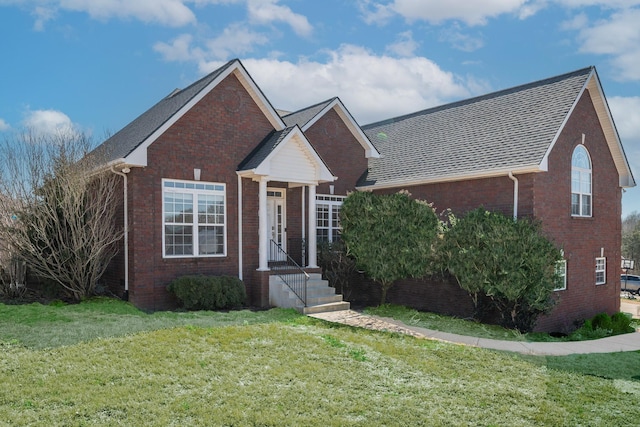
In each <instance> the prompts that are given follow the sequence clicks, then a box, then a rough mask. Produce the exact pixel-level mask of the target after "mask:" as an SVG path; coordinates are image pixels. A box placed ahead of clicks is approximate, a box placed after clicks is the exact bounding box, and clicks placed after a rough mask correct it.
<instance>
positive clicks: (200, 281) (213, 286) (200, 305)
mask: <svg viewBox="0 0 640 427" xmlns="http://www.w3.org/2000/svg"><path fill="white" fill-rule="evenodd" d="M167 290H169V292H172V293H174V294H175V296H176V298H178V301H179V302H180V304H181V305H182V307H184V308H186V309H187V310H219V309H230V308H237V307H241V306H242V305H243V304H244V303H245V301H246V299H247V292H246V290H245V287H244V283H243V282H242V281H241V280H240V279H238V278H237V277H232V276H182V277H179V278H177V279H175V280H174V281H172V282H171V283H170V284H169V285H168V286H167Z"/></svg>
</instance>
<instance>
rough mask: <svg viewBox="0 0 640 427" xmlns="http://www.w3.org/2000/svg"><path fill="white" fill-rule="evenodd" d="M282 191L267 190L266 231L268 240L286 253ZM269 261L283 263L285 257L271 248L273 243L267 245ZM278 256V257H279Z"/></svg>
mask: <svg viewBox="0 0 640 427" xmlns="http://www.w3.org/2000/svg"><path fill="white" fill-rule="evenodd" d="M284 194H285V193H284V190H280V189H268V190H267V227H268V228H267V230H268V233H269V236H268V237H269V239H270V240H273V241H274V242H275V243H276V244H277V245H279V246H280V247H281V248H282V250H283V251H285V252H286V251H287V239H286V214H285V206H286V205H285V198H284ZM269 245H270V246H269V247H270V248H271V250H270V251H269V261H284V260H285V258H286V257H285V256H284V255H283V254H282V253H280V252H279V251H278V250H276V249H275V248H273V243H269ZM279 254H280V255H279Z"/></svg>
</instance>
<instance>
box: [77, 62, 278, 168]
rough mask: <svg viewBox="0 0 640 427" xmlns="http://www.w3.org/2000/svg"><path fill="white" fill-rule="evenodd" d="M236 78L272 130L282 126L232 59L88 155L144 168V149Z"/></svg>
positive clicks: (166, 99)
mask: <svg viewBox="0 0 640 427" xmlns="http://www.w3.org/2000/svg"><path fill="white" fill-rule="evenodd" d="M232 74H233V75H235V76H236V77H237V78H238V80H239V81H240V82H241V84H242V85H243V87H244V88H245V89H246V90H247V92H248V93H249V94H250V95H251V97H252V98H253V100H254V101H255V102H256V104H257V105H258V106H259V108H260V110H261V111H262V112H263V114H264V115H265V117H267V119H268V120H269V121H270V122H271V124H272V125H273V127H274V128H275V129H284V127H285V125H284V122H283V121H282V119H281V118H280V116H279V115H278V114H277V113H276V111H275V109H274V108H273V107H272V106H271V104H270V103H269V101H268V100H267V98H266V97H265V96H264V94H263V93H262V91H261V90H260V89H259V88H258V86H257V85H256V84H255V82H254V81H253V79H252V78H251V76H250V75H249V74H248V73H247V71H246V69H245V68H244V66H243V65H242V63H241V62H240V61H239V60H237V59H236V60H232V61H230V62H228V63H226V64H225V65H223V66H222V67H220V68H218V69H217V70H215V71H213V72H212V73H210V74H208V75H207V76H205V77H203V78H202V79H200V80H198V81H196V82H194V83H193V84H191V85H190V86H188V87H187V88H185V89H182V90H177V89H176V90H174V91H173V92H172V93H171V94H170V95H169V96H167V97H165V98H163V99H162V100H160V101H159V102H158V103H157V104H156V105H154V106H153V107H151V108H150V109H149V110H147V111H145V112H144V113H143V114H142V115H140V116H139V117H137V118H136V119H135V120H133V121H132V122H131V123H129V124H128V125H127V126H125V127H124V128H123V129H122V130H120V131H119V132H118V133H116V134H115V135H113V136H112V137H110V138H109V139H107V140H106V141H105V142H103V143H102V144H101V145H100V146H98V147H97V148H96V149H95V150H94V152H92V153H91V154H90V155H92V156H96V157H99V159H100V162H101V163H105V164H107V165H112V164H126V165H129V166H146V165H147V156H146V150H147V148H148V147H149V145H151V144H152V143H153V142H154V141H155V140H156V139H157V138H158V137H160V136H161V135H162V134H163V133H164V132H165V131H166V130H167V129H168V128H169V127H171V126H172V125H173V124H174V123H175V122H177V121H178V120H179V119H180V118H181V117H182V116H183V115H184V114H186V113H187V112H188V111H189V110H190V109H191V108H192V107H193V106H194V105H196V104H197V103H198V102H199V101H200V100H202V98H204V97H205V96H206V95H207V94H208V93H209V92H211V90H213V89H214V88H215V87H216V86H217V85H218V84H219V83H220V82H221V81H223V80H224V79H225V78H227V77H229V76H230V75H232Z"/></svg>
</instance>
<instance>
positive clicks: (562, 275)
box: [554, 259, 567, 291]
mask: <svg viewBox="0 0 640 427" xmlns="http://www.w3.org/2000/svg"><path fill="white" fill-rule="evenodd" d="M565 289H567V260H566V259H563V260H560V261H558V262H556V287H555V289H554V291H564V290H565Z"/></svg>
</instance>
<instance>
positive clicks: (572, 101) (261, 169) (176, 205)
mask: <svg viewBox="0 0 640 427" xmlns="http://www.w3.org/2000/svg"><path fill="white" fill-rule="evenodd" d="M94 155H96V156H100V157H99V158H100V159H101V161H102V162H103V163H104V164H106V165H107V167H108V168H110V169H111V170H112V171H113V172H114V173H117V174H119V175H121V176H122V180H121V185H122V194H123V200H122V203H121V212H122V215H120V219H121V221H122V222H123V224H126V225H127V227H126V233H125V234H126V239H125V240H124V241H123V242H122V251H120V254H119V255H118V257H117V258H116V259H115V260H114V262H113V263H112V265H111V266H110V268H109V271H108V272H107V274H106V275H105V280H106V282H107V283H108V284H109V285H110V287H111V288H112V289H114V290H116V291H117V292H118V293H120V294H123V293H126V294H127V296H128V298H129V299H130V300H131V301H132V302H133V303H134V304H135V305H137V306H139V307H141V308H145V309H152V310H153V309H164V308H169V307H171V306H173V305H174V304H175V301H173V299H172V297H171V295H169V294H168V293H167V291H166V285H167V284H168V283H169V282H170V281H171V280H172V279H174V278H176V277H179V276H182V275H186V274H211V275H221V274H226V275H234V276H238V277H240V278H241V279H242V280H243V281H244V283H245V285H246V287H247V292H248V294H249V297H250V304H252V305H254V306H269V305H286V304H284V303H283V302H282V301H283V300H282V298H280V297H278V296H274V294H273V292H274V291H273V289H274V288H275V287H277V286H279V285H276V284H275V282H274V276H273V273H274V272H276V271H277V270H278V266H280V263H281V261H282V254H281V252H280V249H282V250H284V251H286V252H288V253H289V254H290V255H291V257H292V258H294V259H295V260H297V261H298V263H299V264H302V265H303V267H305V268H306V270H307V271H308V272H309V271H310V272H316V273H317V253H316V245H315V244H312V245H305V242H316V241H317V240H334V239H336V238H338V236H339V230H340V228H339V217H338V213H339V209H340V205H341V203H342V200H343V199H344V198H345V197H346V195H347V192H349V191H353V190H354V189H359V190H369V191H379V192H393V191H398V190H401V189H407V190H409V191H410V192H411V193H412V194H413V195H414V197H417V198H421V199H425V200H429V201H432V202H434V204H435V206H436V208H437V209H441V210H443V209H445V208H452V209H453V210H454V212H456V213H458V214H461V213H463V212H465V211H467V210H470V209H473V208H476V207H478V206H481V205H482V206H484V207H486V208H488V209H497V210H500V211H503V212H505V213H508V214H513V215H514V216H518V217H522V216H530V217H534V218H538V219H540V220H542V221H543V224H544V226H545V230H546V231H547V232H548V233H549V236H550V237H551V238H552V239H553V240H554V241H555V242H556V244H557V245H558V246H560V247H562V248H563V250H564V254H565V258H566V286H565V289H563V290H561V291H560V290H559V291H558V292H559V294H560V296H561V299H560V305H559V306H558V307H557V308H556V309H555V310H554V312H553V313H552V314H551V315H550V316H547V318H545V319H541V322H540V323H539V328H541V329H547V330H559V329H558V328H562V327H564V325H567V324H568V323H569V322H572V321H573V320H575V319H577V318H584V317H587V316H589V315H592V314H595V313H596V312H600V311H607V312H614V311H617V310H618V307H619V299H618V291H619V282H618V281H619V275H618V269H617V268H615V266H616V264H615V263H616V261H614V260H619V259H620V227H621V225H620V214H621V189H622V188H624V187H630V186H633V185H635V182H634V180H633V176H632V175H631V171H630V169H629V165H628V163H627V160H626V158H625V154H624V151H623V149H622V146H621V144H620V140H619V138H618V135H617V132H616V130H615V127H614V124H613V121H612V119H611V116H610V113H609V109H608V107H607V104H606V100H605V98H604V95H603V92H602V89H601V86H600V83H599V80H598V77H597V74H596V72H595V69H593V68H587V69H584V70H579V71H576V72H574V73H569V74H566V75H562V76H558V77H554V78H551V79H547V80H543V81H540V82H536V83H531V84H529V85H525V86H520V87H516V88H513V89H509V90H506V91H501V92H496V93H494V94H490V95H486V96H483V97H479V98H474V99H470V100H466V101H461V102H457V103H454V104H450V105H446V106H443V107H438V108H434V109H430V110H425V111H421V112H417V113H414V114H411V115H407V116H403V117H398V118H395V119H390V120H387V121H384V122H379V123H374V124H371V125H368V126H364V127H362V128H361V127H360V126H359V125H358V124H357V123H356V121H355V120H354V119H353V117H352V116H351V114H350V113H349V112H348V110H347V109H346V108H345V106H344V105H343V104H342V102H341V101H340V100H339V99H338V98H333V99H330V100H327V101H325V102H322V103H319V104H316V105H314V106H311V107H308V108H305V109H303V110H300V111H297V112H293V113H286V112H282V111H277V110H276V109H275V108H274V107H273V106H272V105H271V104H270V102H269V101H268V99H267V98H266V97H265V95H264V94H263V93H262V91H261V90H260V89H259V88H258V86H257V85H256V84H255V82H254V81H253V80H252V78H251V77H250V75H249V74H248V73H247V71H246V70H245V69H244V67H243V65H242V64H241V62H240V61H238V60H233V61H230V62H229V63H227V64H225V65H224V66H222V67H221V68H219V69H218V70H216V71H214V72H213V73H211V74H209V75H207V76H205V77H204V78H202V79H201V80H199V81H197V82H195V83H193V84H192V85H191V86H189V87H187V88H185V89H182V90H175V91H173V92H172V93H171V94H170V95H168V96H167V97H165V98H164V99H162V100H161V101H160V102H158V103H157V104H156V105H155V106H153V107H152V108H150V109H149V110H148V111H146V112H145V113H143V114H142V115H141V116H140V117H138V118H137V119H135V120H134V121H133V122H131V123H130V124H128V125H127V126H126V127H124V128H123V129H122V130H120V131H119V132H118V133H116V134H115V135H113V136H112V137H111V138H109V139H108V140H106V141H105V142H104V143H103V144H102V145H101V146H100V147H98V148H97V149H96V150H95V152H94ZM572 177H573V181H574V184H573V186H572ZM196 213H197V214H196ZM304 248H306V251H303V249H304ZM607 260H611V261H610V262H609V264H611V263H613V264H612V265H607ZM418 282H420V281H415V280H414V281H407V282H406V283H401V284H398V285H396V286H394V288H392V289H391V291H390V293H389V295H388V297H389V299H390V300H391V301H394V300H395V301H396V302H409V303H410V304H409V305H414V306H418V307H419V308H425V309H434V310H436V311H443V312H452V313H455V312H456V310H457V309H455V308H454V307H456V304H459V300H457V301H456V303H454V304H451V303H450V301H449V299H451V298H452V297H451V296H452V295H456V294H455V292H456V291H455V290H454V289H452V288H451V286H450V285H449V284H446V283H444V284H442V283H441V284H439V285H434V286H423V283H418ZM596 283H597V284H596ZM434 295H435V296H437V298H434ZM462 298H463V297H462ZM407 300H410V301H407ZM438 304H439V305H438ZM463 305H464V304H463Z"/></svg>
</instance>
